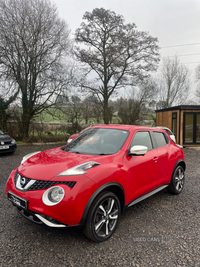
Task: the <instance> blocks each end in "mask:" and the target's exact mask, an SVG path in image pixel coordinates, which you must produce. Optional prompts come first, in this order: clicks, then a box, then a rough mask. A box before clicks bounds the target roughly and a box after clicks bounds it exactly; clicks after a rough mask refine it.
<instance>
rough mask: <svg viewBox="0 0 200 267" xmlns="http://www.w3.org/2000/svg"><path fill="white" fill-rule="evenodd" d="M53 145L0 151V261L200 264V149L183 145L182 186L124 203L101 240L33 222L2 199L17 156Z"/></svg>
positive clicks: (4, 263)
mask: <svg viewBox="0 0 200 267" xmlns="http://www.w3.org/2000/svg"><path fill="white" fill-rule="evenodd" d="M51 147H53V146H50V145H49V146H47V145H46V146H45V145H43V146H19V147H18V149H17V151H16V152H15V154H13V155H0V194H1V204H0V222H1V223H0V266H6V267H7V266H12V267H13V266H20V267H21V266H34V267H37V266H48V267H50V266H62V267H63V266H70V267H74V266H91V267H97V266H109V267H110V266H123V267H126V266H137V267H139V266H140V267H146V266H148V267H149V266H153V267H154V266H170V267H173V266H187V267H188V266H191V267H200V150H191V149H185V150H184V151H185V156H186V164H187V170H186V183H185V189H184V191H183V192H182V193H181V194H180V195H178V196H173V195H170V194H168V193H167V192H166V191H162V192H159V193H158V194H156V195H154V196H152V197H150V198H149V199H146V200H144V201H142V202H141V203H139V204H136V205H135V206H133V207H131V208H129V209H128V210H127V211H126V212H125V213H124V214H122V216H121V220H120V222H119V225H118V228H117V230H116V232H115V233H114V235H113V236H112V237H111V238H110V239H109V240H108V241H107V242H104V243H100V244H96V243H93V242H91V241H89V240H87V239H86V238H85V237H84V235H83V234H82V233H81V231H77V230H69V229H67V230H66V229H52V228H46V227H42V226H38V225H35V224H34V223H32V222H29V221H28V220H26V219H25V218H23V217H21V216H20V215H18V213H17V211H16V209H15V208H14V206H12V204H11V203H10V202H9V201H8V200H7V198H6V195H5V193H4V191H5V184H6V181H7V179H8V176H9V174H10V172H11V170H12V169H14V168H16V167H17V166H18V164H19V163H20V161H21V159H22V156H24V155H25V154H28V153H30V152H32V151H37V150H45V149H48V148H51Z"/></svg>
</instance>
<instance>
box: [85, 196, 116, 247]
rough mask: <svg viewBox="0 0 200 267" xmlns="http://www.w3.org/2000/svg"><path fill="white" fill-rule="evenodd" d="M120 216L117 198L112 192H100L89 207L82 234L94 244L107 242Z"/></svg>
mask: <svg viewBox="0 0 200 267" xmlns="http://www.w3.org/2000/svg"><path fill="white" fill-rule="evenodd" d="M120 214H121V205H120V202H119V199H118V197H117V196H116V195H115V194H114V193H112V192H108V191H104V192H102V193H101V194H99V195H98V196H97V198H96V199H95V200H94V202H93V203H92V205H91V208H90V210H89V213H88V216H87V219H86V224H85V227H84V231H83V233H84V234H85V236H86V237H87V238H89V239H91V240H93V241H95V242H103V241H105V240H107V239H108V238H109V237H111V235H112V234H113V233H114V231H115V229H116V228H117V225H118V222H119V218H120Z"/></svg>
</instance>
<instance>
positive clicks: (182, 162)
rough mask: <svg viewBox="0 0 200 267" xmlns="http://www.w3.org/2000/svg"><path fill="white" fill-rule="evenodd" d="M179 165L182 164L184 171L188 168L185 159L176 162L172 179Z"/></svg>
mask: <svg viewBox="0 0 200 267" xmlns="http://www.w3.org/2000/svg"><path fill="white" fill-rule="evenodd" d="M178 166H181V167H182V168H183V169H184V171H185V170H186V164H185V161H184V160H183V159H180V160H178V161H177V162H176V164H175V166H174V169H173V172H172V176H171V179H172V177H173V175H174V172H175V170H176V168H177V167H178Z"/></svg>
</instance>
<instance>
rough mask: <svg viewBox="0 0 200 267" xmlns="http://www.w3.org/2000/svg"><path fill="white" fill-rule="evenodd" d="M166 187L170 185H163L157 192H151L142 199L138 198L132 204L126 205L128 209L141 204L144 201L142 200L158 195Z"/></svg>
mask: <svg viewBox="0 0 200 267" xmlns="http://www.w3.org/2000/svg"><path fill="white" fill-rule="evenodd" d="M166 187H168V184H166V185H162V186H161V187H158V188H156V189H155V190H153V191H151V192H149V193H147V194H145V195H143V196H141V197H138V198H136V199H134V200H133V201H132V202H130V203H129V204H128V205H126V208H129V207H131V206H133V205H135V204H137V203H138V202H140V201H142V200H144V199H146V198H148V197H150V196H152V195H154V194H156V193H158V192H159V191H161V190H163V189H164V188H166Z"/></svg>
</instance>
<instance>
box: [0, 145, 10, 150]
mask: <svg viewBox="0 0 200 267" xmlns="http://www.w3.org/2000/svg"><path fill="white" fill-rule="evenodd" d="M0 149H2V150H3V149H9V146H0Z"/></svg>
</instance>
